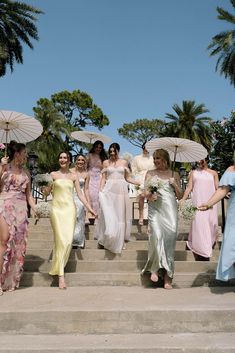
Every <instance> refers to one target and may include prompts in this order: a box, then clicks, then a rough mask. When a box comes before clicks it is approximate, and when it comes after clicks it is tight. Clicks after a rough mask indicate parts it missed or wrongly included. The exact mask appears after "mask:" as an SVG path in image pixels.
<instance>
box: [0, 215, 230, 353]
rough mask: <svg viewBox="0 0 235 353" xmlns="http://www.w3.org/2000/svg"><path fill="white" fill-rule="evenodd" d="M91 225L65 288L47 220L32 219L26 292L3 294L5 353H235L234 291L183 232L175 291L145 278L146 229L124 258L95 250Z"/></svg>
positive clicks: (1, 342) (0, 348)
mask: <svg viewBox="0 0 235 353" xmlns="http://www.w3.org/2000/svg"><path fill="white" fill-rule="evenodd" d="M93 228H94V226H93V225H91V226H89V227H87V229H86V239H87V240H86V248H85V249H82V250H81V249H78V250H72V252H71V256H70V259H69V262H68V265H67V267H66V282H67V284H68V289H67V290H59V289H58V288H57V287H55V286H56V285H57V283H54V282H53V281H52V278H51V276H49V275H48V270H49V268H50V259H51V256H52V246H53V234H52V230H51V227H50V223H49V221H48V220H47V219H42V220H40V221H39V222H38V224H37V225H36V226H35V225H34V223H33V221H32V220H31V221H30V226H29V240H28V246H27V255H26V261H25V272H24V275H23V278H22V282H21V285H22V287H21V288H20V289H19V290H17V291H16V292H14V293H4V295H3V296H2V297H0V303H1V305H0V316H1V320H0V353H3V352H4V353H23V352H24V353H25V352H30V353H31V352H32V353H75V352H77V353H129V352H130V353H185V352H186V353H212V352H213V353H235V335H234V331H235V300H234V292H235V287H233V286H232V285H233V283H232V282H231V286H230V287H225V286H219V285H221V283H219V282H216V281H215V268H216V263H217V259H218V255H219V244H217V246H216V248H215V249H214V251H213V257H212V259H211V261H210V262H199V261H198V262H195V261H194V258H193V256H192V254H191V252H190V251H188V250H185V239H186V238H187V229H186V228H185V227H181V228H180V231H179V236H178V241H177V244H176V253H175V269H176V271H175V277H174V287H175V289H173V290H170V291H167V290H164V289H163V288H155V287H156V285H155V286H154V285H153V284H152V283H150V281H149V278H148V276H140V271H141V269H142V268H143V265H144V263H145V261H146V259H147V235H146V230H147V228H146V225H145V226H142V227H139V226H137V225H136V224H133V226H132V235H131V241H130V242H129V243H127V244H126V249H125V250H123V252H122V254H121V255H116V256H115V255H112V254H111V253H110V252H108V251H106V250H104V249H97V241H95V240H93Z"/></svg>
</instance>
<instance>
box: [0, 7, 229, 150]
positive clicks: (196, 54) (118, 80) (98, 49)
mask: <svg viewBox="0 0 235 353" xmlns="http://www.w3.org/2000/svg"><path fill="white" fill-rule="evenodd" d="M24 2H26V3H28V4H31V5H33V6H36V7H39V8H40V9H42V10H43V11H44V12H45V14H44V15H40V16H39V20H38V23H37V26H38V30H39V36H40V41H39V42H34V50H33V51H32V50H30V49H28V48H26V47H25V49H24V64H23V65H15V70H14V72H13V74H11V73H8V74H7V75H6V76H4V77H3V78H1V79H0V92H1V93H0V94H1V107H0V108H1V109H6V110H16V111H20V112H24V113H26V114H29V115H32V114H33V112H32V108H33V106H35V105H36V102H37V100H38V99H39V98H42V97H47V98H50V96H51V94H53V93H56V92H59V91H62V90H69V91H72V90H75V89H80V90H82V91H85V92H87V93H88V94H90V95H91V97H92V98H93V100H94V103H96V104H97V105H98V106H100V107H101V109H102V110H103V112H104V113H105V114H106V115H107V116H108V117H109V120H110V125H109V127H106V128H104V129H103V130H102V131H101V132H102V133H104V134H107V135H109V136H111V137H112V141H113V142H119V143H120V145H121V151H122V153H124V152H127V151H128V152H130V153H132V154H133V155H135V154H138V153H139V152H140V150H139V149H138V148H136V147H134V146H132V145H131V144H130V143H129V142H128V141H127V140H125V139H123V138H121V137H120V136H118V133H117V129H118V128H119V127H121V126H122V125H123V124H124V123H127V122H132V121H134V120H136V119H141V118H149V119H153V118H162V119H163V118H164V114H165V113H171V112H173V111H172V105H173V104H174V103H177V104H179V105H181V103H182V100H185V99H192V100H195V101H196V103H197V104H199V103H204V104H205V105H206V107H207V108H208V109H209V110H210V116H211V117H212V118H213V119H215V120H218V119H221V118H222V117H224V116H227V117H228V116H229V115H230V112H231V110H233V109H234V108H235V90H234V88H233V87H232V86H231V85H230V84H229V81H228V80H225V78H223V77H222V76H220V75H219V74H218V73H216V72H215V63H216V59H215V58H210V57H209V53H208V51H207V49H206V48H207V46H208V44H209V43H210V41H211V38H212V37H213V36H214V35H215V34H217V33H219V32H220V31H222V30H224V29H229V28H230V25H229V24H225V23H223V22H222V21H219V20H218V19H217V12H216V6H222V7H224V8H226V9H228V10H229V11H232V8H231V6H230V2H229V0H197V1H195V0H177V1H176V0H47V1H46V0H24ZM88 129H91V128H90V127H88ZM91 130H92V129H91ZM93 130H94V129H93Z"/></svg>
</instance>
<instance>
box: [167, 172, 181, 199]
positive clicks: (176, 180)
mask: <svg viewBox="0 0 235 353" xmlns="http://www.w3.org/2000/svg"><path fill="white" fill-rule="evenodd" d="M169 182H170V184H171V185H172V186H173V188H174V189H175V194H176V197H177V199H178V200H180V199H181V198H182V196H183V191H182V190H181V187H180V176H179V174H178V173H174V178H170V179H169Z"/></svg>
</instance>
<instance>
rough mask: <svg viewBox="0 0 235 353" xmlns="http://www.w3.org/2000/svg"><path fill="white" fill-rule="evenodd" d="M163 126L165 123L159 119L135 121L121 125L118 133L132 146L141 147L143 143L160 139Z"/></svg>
mask: <svg viewBox="0 0 235 353" xmlns="http://www.w3.org/2000/svg"><path fill="white" fill-rule="evenodd" d="M164 126H165V122H164V121H162V120H160V119H152V120H149V119H137V120H135V121H133V122H132V123H129V124H123V126H122V127H121V128H119V129H118V133H119V135H121V136H122V137H123V138H125V139H126V140H128V141H129V142H130V143H131V144H132V145H134V146H137V147H141V146H142V145H143V143H145V142H147V141H150V140H151V139H153V138H156V137H160V136H161V134H162V133H163V130H164Z"/></svg>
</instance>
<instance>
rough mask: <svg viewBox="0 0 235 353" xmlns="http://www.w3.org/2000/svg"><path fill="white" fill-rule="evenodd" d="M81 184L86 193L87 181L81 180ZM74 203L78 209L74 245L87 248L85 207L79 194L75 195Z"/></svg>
mask: <svg viewBox="0 0 235 353" xmlns="http://www.w3.org/2000/svg"><path fill="white" fill-rule="evenodd" d="M79 184H80V188H81V190H82V192H83V193H84V185H85V180H84V179H83V178H80V179H79ZM74 202H75V205H76V209H77V214H76V225H75V230H74V235H73V245H77V246H78V247H81V248H84V247H85V207H84V205H83V203H82V202H81V201H80V199H79V198H78V196H77V193H76V192H75V193H74Z"/></svg>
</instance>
